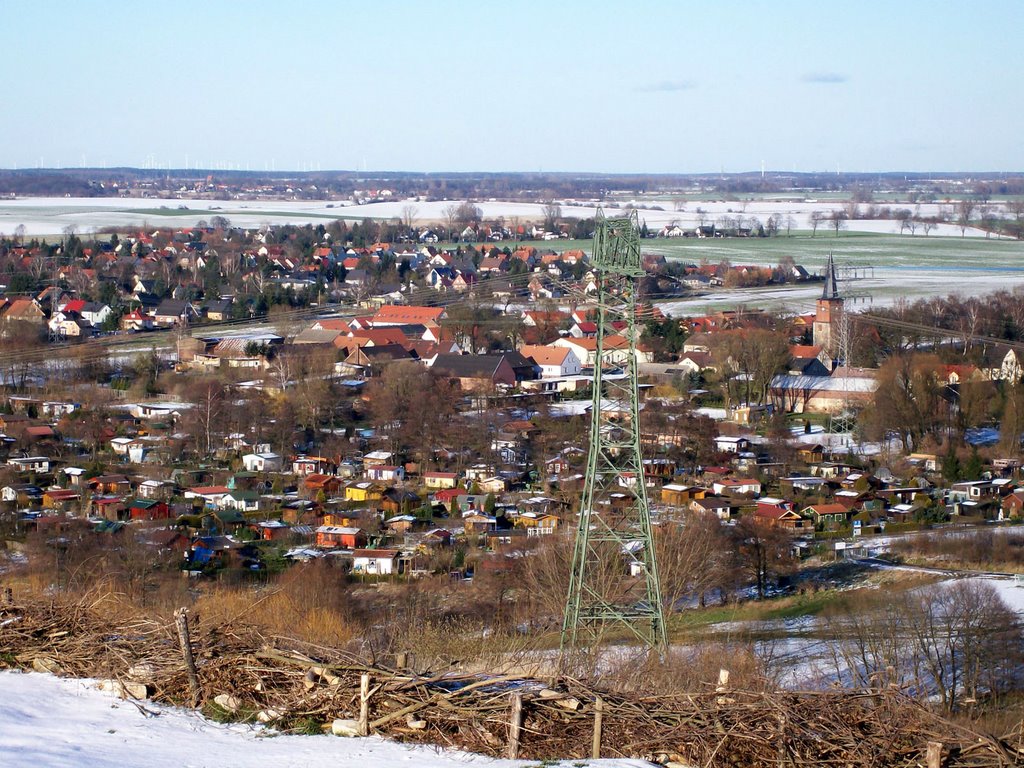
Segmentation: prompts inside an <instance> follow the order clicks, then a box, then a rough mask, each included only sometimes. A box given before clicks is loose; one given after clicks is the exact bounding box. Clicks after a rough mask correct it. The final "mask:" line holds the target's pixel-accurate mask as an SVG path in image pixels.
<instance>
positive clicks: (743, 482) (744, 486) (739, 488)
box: [711, 478, 761, 496]
mask: <svg viewBox="0 0 1024 768" xmlns="http://www.w3.org/2000/svg"><path fill="white" fill-rule="evenodd" d="M711 490H712V491H714V492H715V494H723V493H729V494H734V495H744V494H749V495H753V496H756V495H757V494H759V493H761V483H760V481H758V480H753V479H751V478H733V479H724V478H723V479H722V480H716V481H715V482H714V483H713V484H712V486H711Z"/></svg>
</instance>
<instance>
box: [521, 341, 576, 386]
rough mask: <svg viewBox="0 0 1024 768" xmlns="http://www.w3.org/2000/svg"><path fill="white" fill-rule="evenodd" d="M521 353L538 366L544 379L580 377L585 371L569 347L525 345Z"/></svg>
mask: <svg viewBox="0 0 1024 768" xmlns="http://www.w3.org/2000/svg"><path fill="white" fill-rule="evenodd" d="M519 353H520V354H521V355H522V356H523V357H526V358H528V359H530V360H532V361H533V362H534V363H535V364H536V365H537V367H538V368H539V369H540V377H541V378H542V379H557V378H562V377H565V376H578V375H579V374H580V372H581V371H582V370H583V364H582V363H581V362H580V359H579V357H578V356H577V355H576V352H575V351H574V350H573V349H571V348H568V347H552V346H539V345H533V344H525V345H523V346H521V347H520V348H519Z"/></svg>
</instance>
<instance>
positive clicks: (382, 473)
mask: <svg viewBox="0 0 1024 768" xmlns="http://www.w3.org/2000/svg"><path fill="white" fill-rule="evenodd" d="M366 477H368V478H369V479H370V480H375V481H377V482H380V483H396V482H397V483H400V482H402V481H403V480H405V468H404V467H397V466H394V465H391V464H375V465H371V466H367V467H366Z"/></svg>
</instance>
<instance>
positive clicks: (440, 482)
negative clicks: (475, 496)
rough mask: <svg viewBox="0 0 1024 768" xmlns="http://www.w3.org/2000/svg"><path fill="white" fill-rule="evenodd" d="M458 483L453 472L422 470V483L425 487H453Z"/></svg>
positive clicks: (456, 475)
mask: <svg viewBox="0 0 1024 768" xmlns="http://www.w3.org/2000/svg"><path fill="white" fill-rule="evenodd" d="M458 483H459V476H458V474H456V473H455V472H424V473H423V485H425V486H426V487H427V488H431V489H434V488H454V487H455V486H456V485H458Z"/></svg>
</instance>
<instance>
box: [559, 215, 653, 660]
mask: <svg viewBox="0 0 1024 768" xmlns="http://www.w3.org/2000/svg"><path fill="white" fill-rule="evenodd" d="M591 263H592V266H593V267H594V269H595V270H596V271H597V273H598V280H597V283H598V292H597V304H598V307H597V312H598V316H597V339H596V352H595V359H594V378H593V401H592V405H591V417H590V451H589V456H588V460H587V472H586V479H585V483H584V488H583V497H582V501H581V504H580V511H579V523H578V528H577V531H576V542H575V546H574V550H573V562H572V573H571V575H570V580H569V594H568V599H567V600H566V606H565V617H564V620H563V623H562V648H563V650H564V649H566V648H568V647H574V646H579V645H589V644H593V643H594V642H595V641H596V640H598V638H599V635H600V633H601V631H602V629H603V628H605V627H606V626H607V625H609V624H621V625H623V626H624V627H626V628H628V629H629V630H630V631H631V632H633V633H634V634H635V635H636V636H637V637H638V638H639V639H640V640H641V641H642V642H644V643H646V644H647V645H648V646H651V647H654V646H659V647H664V646H665V644H666V637H665V619H664V613H663V611H662V605H661V589H660V584H659V581H658V566H657V563H656V562H655V556H654V540H653V537H652V533H651V513H650V507H649V506H648V503H647V488H646V486H645V484H644V466H643V460H642V458H641V453H640V420H639V413H640V406H639V396H638V388H637V359H636V342H637V337H638V334H639V332H640V328H639V327H638V325H637V317H636V313H637V288H638V284H639V280H640V278H641V277H642V275H643V268H642V267H641V263H640V234H639V231H638V228H637V218H636V212H633V213H632V214H631V215H630V216H629V217H628V218H617V219H606V218H604V215H603V213H602V212H601V211H598V215H597V221H596V228H595V232H594V248H593V256H592V259H591ZM618 320H621V321H624V322H625V330H623V331H621V332H620V333H621V335H622V336H625V338H626V339H627V341H628V344H617V345H614V346H613V347H611V348H609V347H607V346H606V345H607V341H608V338H609V337H611V336H613V335H616V331H615V329H614V327H613V325H612V324H613V323H614V322H615V321H618ZM620 367H621V369H622V370H621V372H619V371H618V369H619V368H620ZM584 635H585V636H584Z"/></svg>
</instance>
